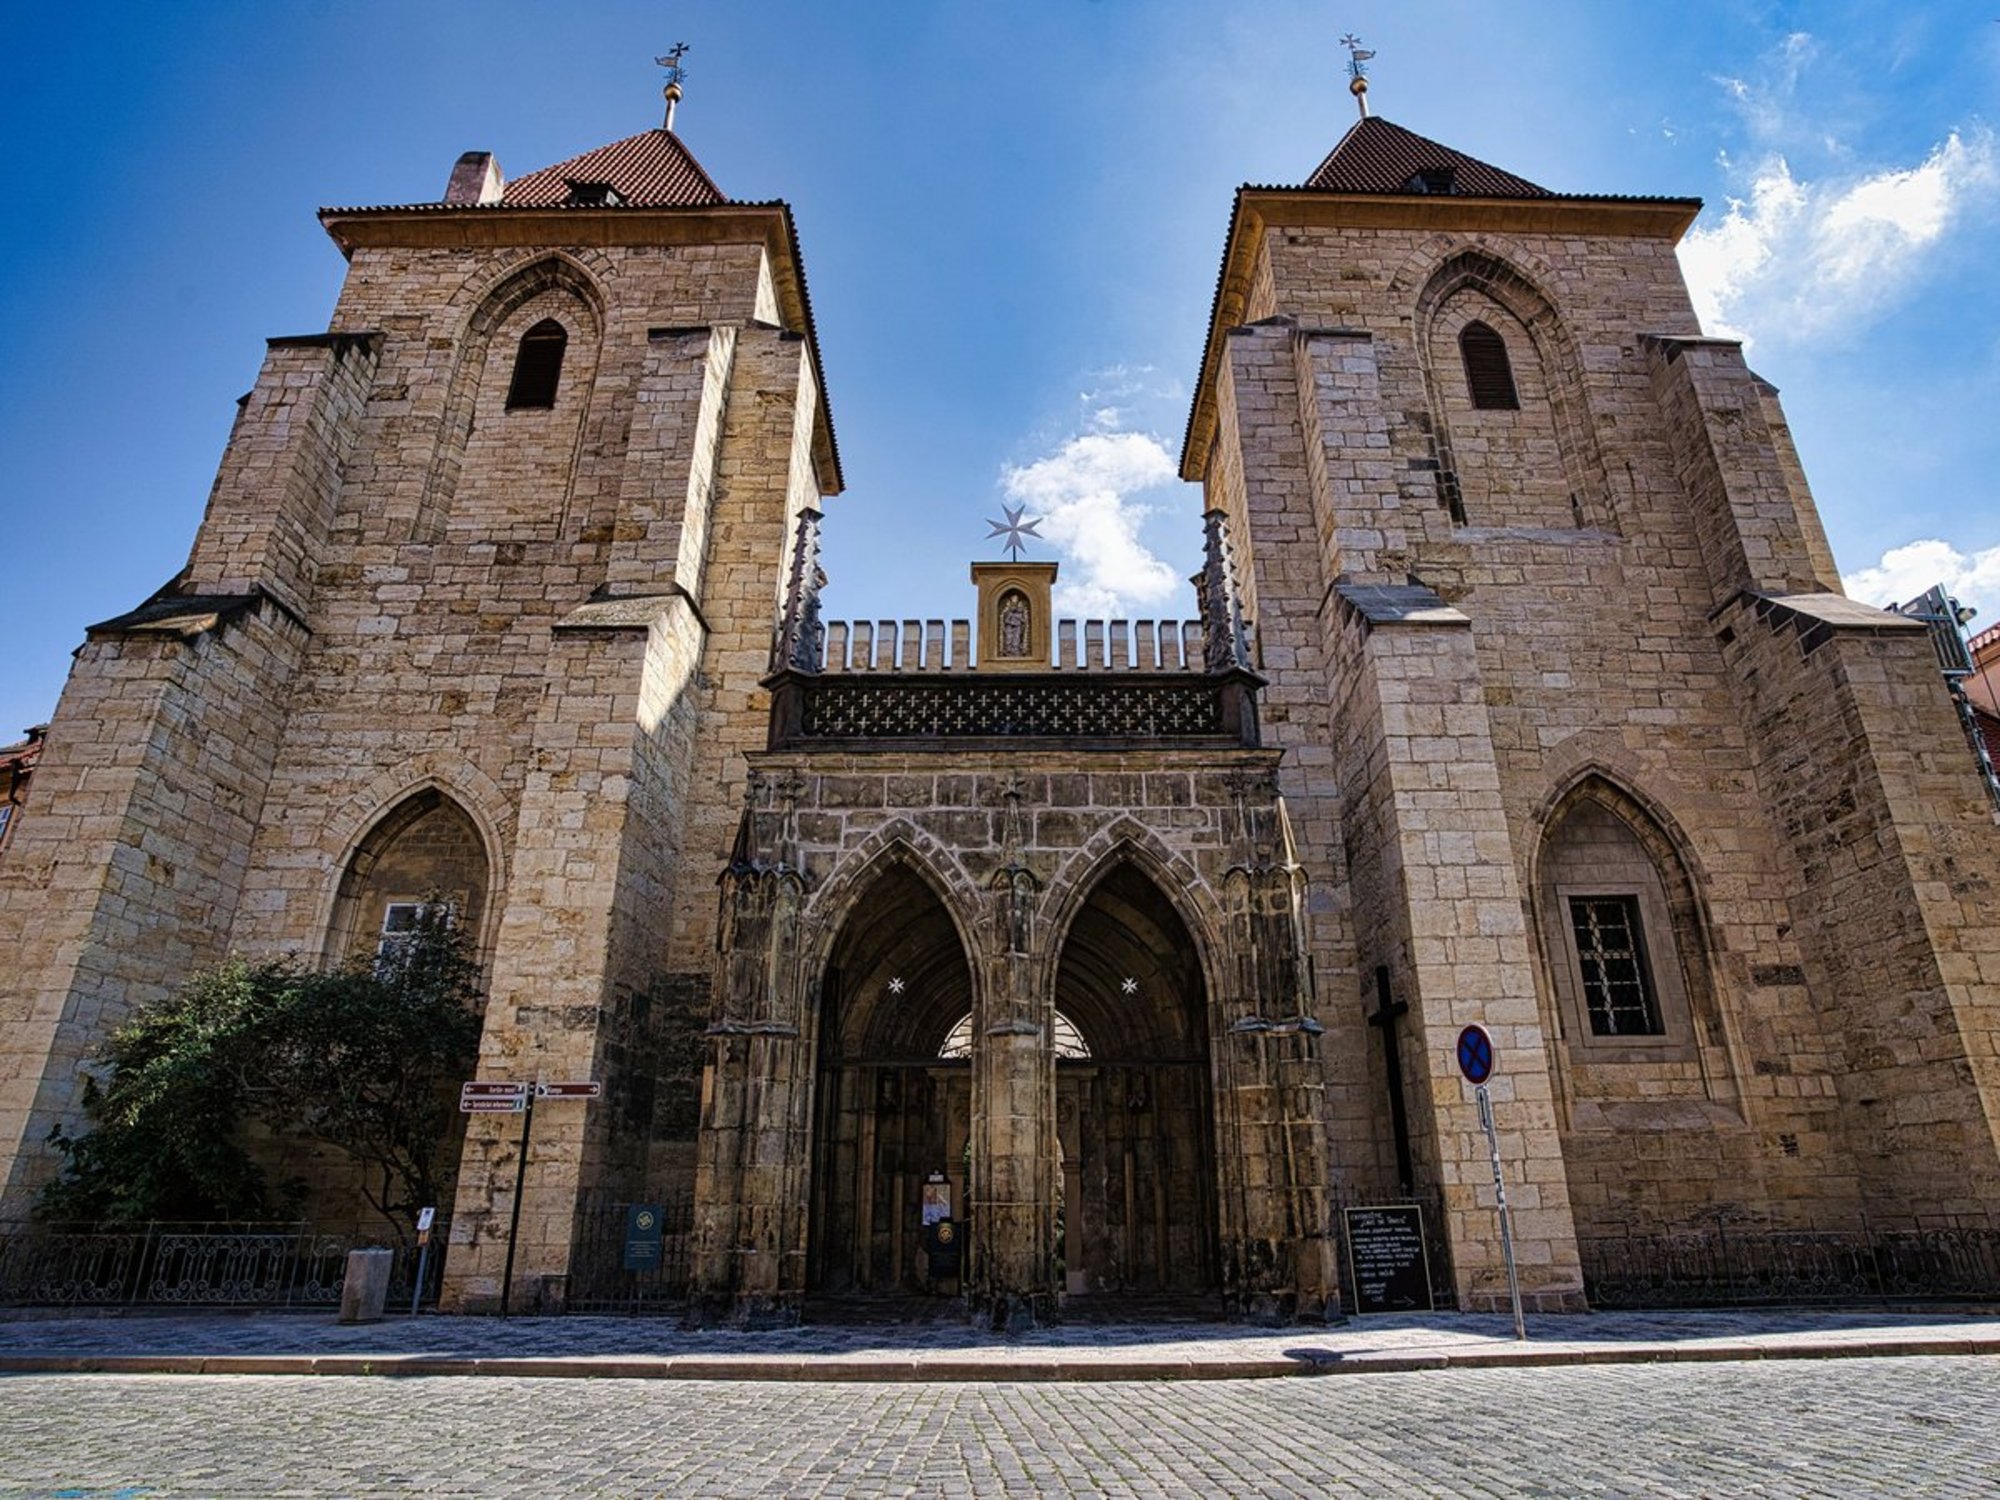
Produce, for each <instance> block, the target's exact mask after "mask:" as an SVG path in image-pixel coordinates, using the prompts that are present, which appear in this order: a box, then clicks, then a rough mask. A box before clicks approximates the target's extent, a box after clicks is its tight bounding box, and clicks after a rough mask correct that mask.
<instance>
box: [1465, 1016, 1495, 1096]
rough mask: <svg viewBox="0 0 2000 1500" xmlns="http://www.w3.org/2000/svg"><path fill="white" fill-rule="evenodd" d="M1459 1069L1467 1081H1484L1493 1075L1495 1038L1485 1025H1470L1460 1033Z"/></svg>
mask: <svg viewBox="0 0 2000 1500" xmlns="http://www.w3.org/2000/svg"><path fill="white" fill-rule="evenodd" d="M1458 1071H1459V1072H1461V1073H1463V1074H1464V1075H1465V1081H1466V1082H1467V1083H1484V1082H1486V1080H1487V1079H1489V1078H1491V1077H1492V1076H1493V1038H1492V1037H1490V1036H1488V1035H1487V1034H1486V1028H1485V1027H1484V1026H1468V1027H1466V1028H1465V1030H1463V1031H1461V1032H1460V1033H1459V1034H1458Z"/></svg>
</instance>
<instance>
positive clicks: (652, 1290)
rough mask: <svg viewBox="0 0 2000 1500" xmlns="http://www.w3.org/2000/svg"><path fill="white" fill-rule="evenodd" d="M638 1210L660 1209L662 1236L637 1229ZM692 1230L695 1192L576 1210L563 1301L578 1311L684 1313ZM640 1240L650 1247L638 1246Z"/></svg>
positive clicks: (593, 1204) (587, 1205)
mask: <svg viewBox="0 0 2000 1500" xmlns="http://www.w3.org/2000/svg"><path fill="white" fill-rule="evenodd" d="M635 1208H649V1209H652V1210H654V1211H655V1212H656V1213H657V1215H658V1227H657V1236H656V1235H655V1231H654V1229H653V1228H651V1227H648V1228H645V1229H636V1228H635V1226H634V1223H633V1218H632V1210H634V1209H635ZM693 1231H694V1196H693V1194H691V1193H681V1194H674V1195H668V1196H665V1197H663V1198H661V1199H660V1200H659V1201H657V1202H654V1203H650V1204H634V1203H626V1202H619V1201H614V1200H610V1199H604V1200H590V1201H586V1202H585V1204H584V1205H583V1207H582V1209H581V1210H580V1211H579V1212H578V1214H577V1223H576V1236H575V1239H574V1240H573V1242H572V1251H571V1255H570V1269H569V1288H568V1295H567V1296H566V1297H565V1299H564V1305H565V1306H566V1307H567V1308H568V1309H569V1310H570V1311H571V1312H579V1313H627V1314H636V1315H642V1316H676V1317H677V1316H679V1315H680V1313H681V1312H682V1311H683V1310H684V1309H685V1308H686V1306H687V1294H688V1264H689V1263H688V1247H689V1242H690V1241H691V1240H692V1238H693ZM635 1238H636V1240H637V1241H638V1242H639V1243H640V1244H641V1245H642V1246H644V1247H646V1248H639V1249H637V1250H633V1248H632V1247H633V1242H634V1240H635ZM628 1251H631V1252H632V1253H628Z"/></svg>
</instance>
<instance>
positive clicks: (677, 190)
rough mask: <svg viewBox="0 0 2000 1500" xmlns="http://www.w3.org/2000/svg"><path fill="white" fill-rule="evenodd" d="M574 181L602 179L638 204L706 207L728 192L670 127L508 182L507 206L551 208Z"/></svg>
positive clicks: (630, 202) (560, 201)
mask: <svg viewBox="0 0 2000 1500" xmlns="http://www.w3.org/2000/svg"><path fill="white" fill-rule="evenodd" d="M572 182H602V183H608V184H610V185H611V187H612V188H614V189H616V191H617V193H618V196H619V197H621V198H623V199H624V200H625V202H626V203H627V204H628V205H629V206H631V207H633V208H705V207H708V206H709V205H711V204H717V203H727V202H728V201H729V199H728V196H727V195H726V194H725V193H724V192H723V191H722V189H721V188H719V187H717V186H716V185H715V181H714V179H713V178H711V177H710V176H709V175H708V173H706V172H704V171H703V170H702V169H701V163H700V162H698V161H696V160H695V159H694V157H693V156H692V155H691V154H689V152H688V149H687V147H685V146H683V145H682V144H681V143H680V138H679V137H678V136H676V135H674V134H673V132H672V131H668V130H642V131H640V132H639V134H637V135H628V136H626V137H625V139H624V140H622V141H613V142H612V143H611V144H610V145H608V146H599V147H598V148H597V149H596V150H595V151H586V152H584V153H583V155H581V156H572V157H571V158H570V159H569V160H568V161H559V162H557V163H556V164H555V165H554V166H552V167H543V168H542V169H541V170H540V171H539V172H530V173H528V175H527V176H525V177H517V178H515V179H514V180H513V181H512V182H510V183H508V184H507V190H506V192H505V193H504V194H503V195H502V196H501V199H500V204H501V206H502V207H503V208H551V207H556V206H559V205H561V204H564V203H567V202H568V201H569V185H570V184H571V183H572Z"/></svg>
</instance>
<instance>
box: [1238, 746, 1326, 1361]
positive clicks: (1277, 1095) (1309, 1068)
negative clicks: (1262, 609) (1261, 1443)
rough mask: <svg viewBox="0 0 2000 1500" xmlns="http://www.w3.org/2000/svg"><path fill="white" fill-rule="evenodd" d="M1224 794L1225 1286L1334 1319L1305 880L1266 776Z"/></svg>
mask: <svg viewBox="0 0 2000 1500" xmlns="http://www.w3.org/2000/svg"><path fill="white" fill-rule="evenodd" d="M1232 794H1233V800H1234V802H1235V818H1236V821H1237V842H1238V849H1237V860H1236V863H1235V864H1233V865H1232V866H1231V868H1230V870H1229V871H1228V874H1227V875H1226V876H1225V878H1224V881H1223V896H1224V902H1225V909H1226V914H1227V922H1228V929H1227V931H1226V933H1225V935H1224V945H1225V949H1226V954H1227V958H1226V962H1225V964H1224V966H1223V969H1224V979H1223V985H1224V990H1223V993H1222V994H1220V995H1218V996H1217V997H1216V1005H1215V1015H1214V1026H1213V1032H1212V1037H1211V1045H1212V1046H1213V1047H1214V1048H1215V1051H1216V1068H1215V1076H1216V1082H1217V1099H1216V1116H1217V1119H1216V1126H1217V1131H1218V1133H1219V1135H1220V1137H1221V1139H1220V1141H1219V1142H1218V1153H1217V1156H1218V1160H1219V1161H1220V1162H1221V1163H1222V1164H1223V1166H1222V1172H1221V1178H1222V1181H1221V1184H1220V1187H1221V1200H1222V1269H1223V1295H1224V1299H1225V1300H1226V1301H1227V1303H1228V1304H1229V1307H1230V1310H1231V1311H1232V1312H1233V1313H1235V1314H1236V1315H1237V1316H1239V1317H1244V1318H1249V1319H1253V1320H1256V1321H1262V1322H1283V1321H1289V1320H1292V1319H1298V1320H1301V1321H1310V1322H1318V1321H1322V1320H1326V1319H1337V1318H1338V1317H1339V1316H1340V1283H1339V1278H1338V1276H1337V1274H1336V1270H1335V1264H1334V1246H1333V1237H1332V1233H1331V1227H1330V1212H1331V1210H1330V1204H1329V1199H1328V1191H1327V1175H1326V1139H1325V1127H1324V1125H1323V1124H1322V1123H1321V1122H1322V1119H1323V1116H1322V1113H1321V1098H1320V1095H1321V1092H1322V1090H1323V1088H1324V1085H1323V1082H1322V1070H1321V1066H1320V1061H1319V1056H1318V1046H1319V1040H1318V1039H1319V1035H1320V1032H1321V1029H1322V1028H1321V1026H1320V1024H1319V1022H1318V1021H1317V1020H1315V1019H1314V1018H1313V1016H1312V1014H1311V1007H1312V994H1311V975H1310V972H1309V970H1308V967H1307V964H1306V947H1305V931H1304V920H1303V911H1304V895H1305V877H1304V873H1303V871H1302V870H1301V869H1300V867H1299V864H1298V861H1297V859H1296V858H1295V857H1294V856H1293V850H1292V840H1291V830H1290V827H1289V824H1288V822H1287V820H1286V817H1285V809H1284V803H1283V800H1282V799H1281V798H1279V797H1278V796H1277V793H1276V790H1275V788H1274V787H1273V786H1272V785H1271V783H1270V781H1269V780H1268V778H1265V777H1254V776H1245V777H1242V778H1239V779H1238V781H1237V783H1236V784H1235V786H1234V787H1233V788H1232Z"/></svg>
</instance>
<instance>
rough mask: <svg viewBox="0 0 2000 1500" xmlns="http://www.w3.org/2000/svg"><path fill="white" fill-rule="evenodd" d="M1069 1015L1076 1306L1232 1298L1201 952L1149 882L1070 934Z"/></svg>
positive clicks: (1065, 1078)
mask: <svg viewBox="0 0 2000 1500" xmlns="http://www.w3.org/2000/svg"><path fill="white" fill-rule="evenodd" d="M1056 1006H1057V1009H1058V1011H1059V1012H1060V1013H1061V1014H1063V1015H1066V1016H1068V1017H1069V1018H1070V1019H1072V1020H1073V1021H1074V1023H1075V1028H1076V1031H1077V1033H1078V1034H1079V1036H1080V1038H1081V1040H1082V1043H1083V1046H1084V1048H1085V1049H1086V1050H1087V1051H1088V1053H1089V1055H1088V1057H1078V1058H1065V1057H1063V1056H1062V1050H1063V1049H1061V1048H1058V1053H1057V1065H1056V1096H1057V1097H1056V1103H1057V1113H1056V1122H1057V1128H1056V1134H1057V1138H1058V1140H1059V1142H1060V1144H1061V1150H1062V1156H1063V1162H1062V1183H1063V1246H1062V1252H1063V1271H1064V1284H1065V1288H1066V1290H1067V1291H1068V1292H1069V1293H1070V1294H1071V1295H1072V1296H1079V1295H1083V1296H1087V1295H1089V1294H1093V1293H1133V1292H1143V1293H1169V1294H1176V1295H1190V1294H1205V1293H1208V1292H1210V1291H1213V1290H1214V1289H1216V1287H1217V1286H1218V1284H1219V1272H1218V1262H1219V1257H1218V1255H1217V1251H1216V1204H1215V1171H1214V1154H1213V1153H1214V1140H1215V1123H1214V1121H1215V1114H1214V1107H1213V1103H1212V1099H1211V1092H1210V1082H1209V1060H1208V1022H1207V1011H1208V1007H1207V1004H1206V991H1205V987H1204V985H1203V982H1202V973H1201V961H1200V957H1199V955H1198V954H1197V952H1196V949H1195V945H1194V939H1193V937H1192V936H1191V935H1190V934H1189V932H1188V930H1187V927H1186V925H1185V924H1184V923H1183V922H1182V921H1181V919H1180V917H1179V916H1178V915H1177V914H1176V913H1175V911H1174V908H1173V906H1172V904H1171V903H1170V902H1169V901H1168V900H1167V898H1166V897H1165V896H1164V895H1163V894H1162V893H1161V892H1160V890H1159V888H1158V887H1157V886H1156V885H1154V884H1153V882H1152V881H1151V880H1149V879H1148V878H1147V877H1146V876H1145V875H1144V874H1142V873H1141V872H1140V871H1139V870H1137V869H1135V868H1134V867H1132V866H1130V865H1118V866H1115V867H1114V868H1113V869H1112V870H1111V871H1110V872H1109V873H1107V874H1106V875H1105V876H1104V878H1103V879H1102V880H1100V881H1099V882H1098V883H1097V886H1096V887H1095V889H1093V890H1092V892H1091V894H1090V898H1089V899H1088V900H1087V901H1086V902H1085V903H1084V904H1083V906H1082V907H1081V908H1080V909H1079V910H1078V911H1077V914H1076V916H1075V918H1074V919H1073V920H1072V922H1071V923H1070V927H1069V931H1068V933H1067V934H1066V936H1065V938H1064V941H1063V947H1062V956H1061V960H1060V963H1059V966H1058V968H1057V972H1056Z"/></svg>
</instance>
